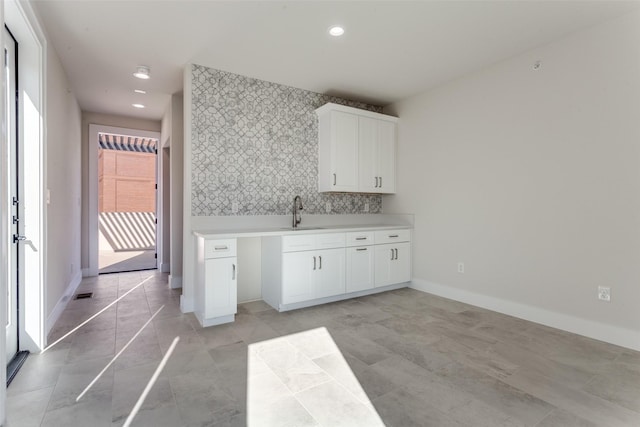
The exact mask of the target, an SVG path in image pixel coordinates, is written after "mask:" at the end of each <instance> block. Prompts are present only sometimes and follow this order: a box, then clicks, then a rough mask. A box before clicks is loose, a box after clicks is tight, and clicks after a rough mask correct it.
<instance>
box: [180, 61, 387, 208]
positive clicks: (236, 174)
mask: <svg viewBox="0 0 640 427" xmlns="http://www.w3.org/2000/svg"><path fill="white" fill-rule="evenodd" d="M192 73H193V74H192V76H193V89H192V111H193V115H192V120H193V122H192V129H193V130H192V164H193V167H192V174H193V175H192V177H191V179H192V206H191V209H192V215H194V216H208V215H286V214H288V213H289V212H290V211H291V207H292V204H293V198H294V197H295V196H296V195H299V196H300V197H301V198H302V203H303V205H304V213H306V214H326V213H329V212H327V210H326V207H327V202H330V204H331V212H330V213H333V214H355V213H364V212H363V210H364V207H365V204H366V203H368V204H369V213H381V212H382V197H381V196H380V195H369V194H348V193H342V194H326V193H322V194H321V193H318V118H317V116H316V114H315V111H314V110H315V109H316V108H318V107H320V106H322V105H324V104H326V103H327V102H334V103H336V104H343V105H349V106H352V107H357V108H361V109H366V110H370V111H376V112H381V110H382V109H381V108H380V107H375V106H372V105H367V104H363V103H359V102H352V101H347V100H344V99H340V98H336V97H332V96H326V95H321V94H319V93H314V92H309V91H306V90H302V89H296V88H292V87H288V86H282V85H279V84H276V83H271V82H266V81H262V80H257V79H253V78H249V77H244V76H240V75H237V74H232V73H227V72H224V71H219V70H215V69H211V68H207V67H202V66H199V65H194V66H193V71H192ZM234 204H236V205H237V212H233V209H232V208H233V207H234V206H233V205H234Z"/></svg>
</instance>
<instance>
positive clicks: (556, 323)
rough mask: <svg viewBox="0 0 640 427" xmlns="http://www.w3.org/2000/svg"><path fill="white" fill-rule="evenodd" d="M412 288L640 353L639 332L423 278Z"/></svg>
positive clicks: (413, 281) (413, 282) (415, 282)
mask: <svg viewBox="0 0 640 427" xmlns="http://www.w3.org/2000/svg"><path fill="white" fill-rule="evenodd" d="M409 287H410V288H413V289H416V290H419V291H423V292H427V293H430V294H434V295H438V296H441V297H444V298H449V299H452V300H456V301H460V302H464V303H467V304H471V305H475V306H476V307H482V308H486V309H489V310H493V311H497V312H498V313H503V314H507V315H509V316H513V317H518V318H520V319H524V320H528V321H530V322H535V323H540V324H542V325H545V326H550V327H552V328H556V329H562V330H564V331H567V332H572V333H574V334H578V335H583V336H585V337H588V338H593V339H596V340H599V341H604V342H608V343H611V344H615V345H619V346H621V347H626V348H630V349H632V350H636V351H640V331H634V330H631V329H626V328H621V327H618V326H613V325H607V324H605V323H600V322H594V321H593V320H587V319H582V318H579V317H574V316H570V315H568V314H562V313H558V312H555V311H550V310H546V309H544V308H540V307H534V306H530V305H526V304H521V303H517V302H514V301H508V300H503V299H500V298H495V297H491V296H487V295H482V294H478V293H474V292H469V291H465V290H462V289H457V288H454V287H451V286H446V285H441V284H439V283H433V282H429V281H426V280H422V279H413V280H412V281H411V284H410V285H409Z"/></svg>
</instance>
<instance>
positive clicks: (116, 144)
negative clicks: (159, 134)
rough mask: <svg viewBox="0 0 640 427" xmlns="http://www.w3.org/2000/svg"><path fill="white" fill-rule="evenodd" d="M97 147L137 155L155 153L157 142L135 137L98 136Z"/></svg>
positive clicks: (108, 134)
mask: <svg viewBox="0 0 640 427" xmlns="http://www.w3.org/2000/svg"><path fill="white" fill-rule="evenodd" d="M98 146H99V147H100V148H102V149H104V150H118V151H135V152H138V153H155V152H156V147H157V146H158V140H157V139H155V138H141V137H137V136H125V135H113V134H110V133H99V134H98Z"/></svg>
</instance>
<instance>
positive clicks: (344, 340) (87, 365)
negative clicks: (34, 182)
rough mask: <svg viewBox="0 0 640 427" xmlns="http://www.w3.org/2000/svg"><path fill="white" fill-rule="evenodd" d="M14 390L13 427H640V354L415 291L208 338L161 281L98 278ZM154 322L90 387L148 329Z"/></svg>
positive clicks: (272, 316) (254, 309) (247, 314)
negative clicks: (146, 393) (165, 357)
mask: <svg viewBox="0 0 640 427" xmlns="http://www.w3.org/2000/svg"><path fill="white" fill-rule="evenodd" d="M149 276H152V278H151V279H150V280H149V281H148V282H146V283H145V284H144V285H142V286H141V287H139V288H137V289H136V290H135V291H133V292H131V293H130V294H129V295H127V296H126V297H125V298H123V299H122V300H121V301H119V302H118V303H117V305H114V306H113V307H111V308H110V309H108V310H107V311H105V312H104V313H103V314H101V315H100V316H99V317H97V318H96V319H94V320H92V321H91V322H90V323H88V324H87V325H86V326H84V327H83V328H81V329H80V330H78V331H77V332H75V333H74V334H72V335H70V336H69V337H68V338H65V339H64V340H62V341H61V342H60V343H58V344H57V345H55V346H53V347H52V348H50V349H48V350H47V351H46V352H44V353H43V354H40V355H31V356H30V357H29V358H28V360H27V362H26V363H25V365H24V366H23V368H22V370H21V371H20V372H19V373H18V375H17V377H16V378H15V379H14V381H13V383H12V384H11V386H10V387H9V388H8V390H7V394H8V397H7V414H8V420H7V425H8V426H9V427H17V426H40V425H41V426H71V425H73V426H91V427H100V426H121V425H123V423H124V422H125V419H126V418H127V416H128V415H129V413H130V412H131V410H132V408H133V406H134V404H135V402H136V400H137V399H138V397H139V396H140V394H141V392H142V391H143V389H144V387H145V385H146V384H147V382H148V380H149V379H150V378H151V376H152V374H153V372H154V370H155V368H156V367H157V365H158V363H159V362H160V360H161V359H162V357H163V354H164V353H165V352H166V351H167V349H168V348H169V346H170V344H171V342H172V340H173V339H174V337H176V336H180V341H179V343H178V345H177V347H176V350H175V352H174V353H173V355H172V356H171V358H170V359H169V362H168V364H167V366H166V367H165V369H164V371H163V372H162V374H161V376H160V378H159V379H158V381H157V382H156V383H155V385H154V387H153V388H152V390H151V393H150V395H149V396H148V398H147V399H146V401H145V403H144V405H143V406H142V409H141V411H140V412H139V413H138V415H137V417H136V418H135V419H134V421H133V424H132V425H133V426H154V427H155V426H172V427H176V426H228V427H230V426H244V425H246V424H247V423H248V424H249V425H252V426H260V427H262V426H265V427H267V426H331V427H334V426H366V427H370V426H373V425H381V424H382V423H384V424H386V425H388V426H398V427H400V426H402V427H404V426H439V427H440V426H474V427H475V426H492V427H493V426H538V427H549V426H563V427H564V426H606V427H614V426H638V425H640V353H638V352H634V351H631V350H626V349H623V348H620V347H616V346H613V345H609V344H605V343H602V342H599V341H594V340H591V339H587V338H584V337H580V336H577V335H573V334H569V333H565V332H561V331H558V330H555V329H551V328H548V327H545V326H541V325H537V324H534V323H530V322H526V321H523V320H519V319H515V318H512V317H508V316H505V315H501V314H497V313H494V312H490V311H487V310H482V309H479V308H476V307H472V306H469V305H465V304H461V303H458V302H454V301H451V300H447V299H443V298H439V297H435V296H432V295H429V294H425V293H422V292H418V291H414V290H411V289H400V290H397V291H391V292H386V293H383V294H378V295H373V296H368V297H363V298H358V299H354V300H349V301H343V302H339V303H333V304H327V305H323V306H318V307H312V308H307V309H301V310H295V311H291V312H286V313H278V312H276V311H275V310H273V309H271V308H270V307H268V306H267V305H266V304H264V303H263V302H262V301H257V302H253V303H247V304H242V305H240V306H239V308H238V315H237V318H236V322H235V323H233V324H228V325H221V326H216V327H210V328H204V329H203V328H201V327H199V325H198V324H197V322H196V320H195V317H194V316H193V315H192V314H187V315H184V314H182V313H181V312H180V309H179V295H180V292H181V290H171V289H169V288H168V285H167V276H166V275H165V274H160V273H158V272H156V271H151V272H150V271H142V272H132V273H121V274H112V275H107V276H99V277H96V278H89V279H85V280H83V282H82V284H81V286H80V288H79V289H78V292H93V293H94V296H93V298H91V299H84V300H72V301H70V302H69V305H68V306H67V308H66V310H65V311H64V313H63V315H62V316H61V318H60V319H59V321H58V322H57V324H56V325H55V327H54V329H53V331H52V333H51V335H50V337H49V343H53V342H55V341H56V340H57V339H58V338H59V337H62V336H63V335H65V334H66V333H67V332H68V331H70V330H72V329H73V328H74V327H75V326H77V325H78V324H79V323H81V322H82V321H84V320H85V319H87V318H88V317H90V316H91V315H93V314H94V313H96V312H98V311H99V310H100V309H101V308H104V307H105V306H107V305H108V304H109V303H111V302H112V301H114V300H115V299H116V298H117V297H118V296H119V295H120V296H121V295H123V294H124V293H125V292H127V291H129V290H130V289H132V288H133V287H135V286H136V285H137V284H139V283H140V282H141V281H142V280H143V279H145V278H147V277H149ZM162 305H164V306H165V307H164V309H163V310H162V311H160V313H159V314H158V315H157V317H156V318H155V319H154V320H153V321H152V323H151V324H150V325H149V326H148V327H147V328H146V329H145V330H144V331H143V332H142V333H141V334H140V336H139V337H138V338H137V339H136V340H135V341H134V343H133V344H132V345H131V346H130V347H129V348H128V349H127V350H126V351H125V352H124V353H123V354H122V356H121V357H120V358H119V359H118V360H117V361H116V362H115V364H114V366H112V367H111V368H110V369H109V370H108V371H106V373H105V374H104V375H103V376H102V378H101V379H100V380H98V381H97V382H96V384H95V385H94V386H93V388H91V390H90V391H89V392H88V393H87V394H86V395H85V396H84V397H83V398H82V399H81V400H80V401H79V402H78V403H76V401H75V400H76V397H77V396H78V394H79V393H80V392H81V391H82V390H83V389H84V388H85V387H86V386H87V385H88V384H89V383H90V382H91V381H92V380H93V379H94V378H95V376H96V375H97V374H98V372H100V370H102V368H103V367H104V366H105V365H106V364H107V363H108V362H109V361H110V360H111V359H112V358H113V356H114V355H115V353H116V352H117V351H119V350H120V349H121V348H122V347H123V345H124V344H125V343H126V342H127V341H128V340H129V339H130V338H131V337H132V336H133V335H134V334H135V333H136V332H137V331H138V329H139V328H140V327H141V326H142V325H143V324H144V323H145V322H146V321H147V320H148V319H149V318H150V316H151V315H152V314H153V313H154V312H155V311H156V310H158V309H159V308H160V307H161V306H162Z"/></svg>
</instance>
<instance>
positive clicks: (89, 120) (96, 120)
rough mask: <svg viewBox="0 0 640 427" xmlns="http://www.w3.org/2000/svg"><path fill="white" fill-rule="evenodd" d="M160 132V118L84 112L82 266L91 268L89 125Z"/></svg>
mask: <svg viewBox="0 0 640 427" xmlns="http://www.w3.org/2000/svg"><path fill="white" fill-rule="evenodd" d="M90 124H95V125H103V126H113V127H121V128H129V129H138V130H147V131H152V132H160V121H159V120H145V119H138V118H134V117H125V116H113V115H109V114H99V113H91V112H86V111H83V112H82V224H81V225H82V253H81V257H82V259H81V262H82V268H83V269H88V268H89V187H88V184H89V125H90Z"/></svg>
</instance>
